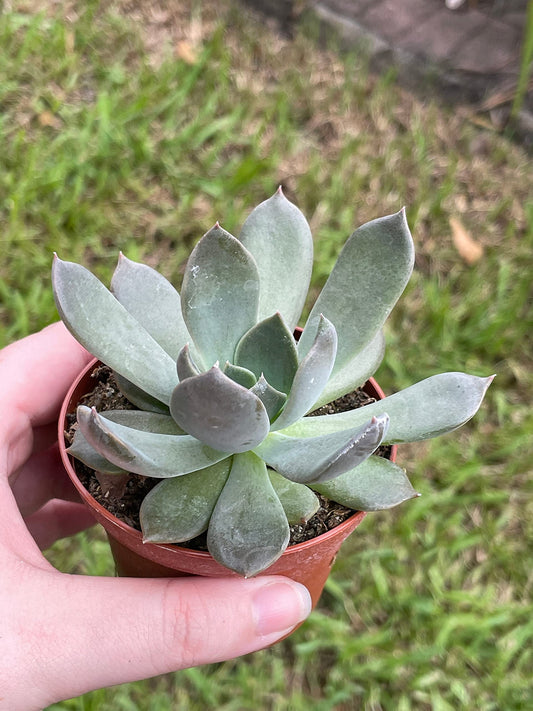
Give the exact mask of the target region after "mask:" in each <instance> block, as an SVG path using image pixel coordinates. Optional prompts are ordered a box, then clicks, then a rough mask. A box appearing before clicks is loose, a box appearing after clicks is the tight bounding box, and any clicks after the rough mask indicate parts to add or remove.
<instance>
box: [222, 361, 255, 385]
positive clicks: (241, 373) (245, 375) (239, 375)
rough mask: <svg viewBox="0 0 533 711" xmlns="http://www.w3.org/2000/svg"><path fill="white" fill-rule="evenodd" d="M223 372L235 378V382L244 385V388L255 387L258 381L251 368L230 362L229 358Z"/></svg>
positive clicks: (232, 378)
mask: <svg viewBox="0 0 533 711" xmlns="http://www.w3.org/2000/svg"><path fill="white" fill-rule="evenodd" d="M222 372H223V373H224V375H227V376H228V378H230V379H231V380H233V382H235V383H237V384H238V385H242V387H243V388H253V386H254V385H255V384H256V383H257V378H256V377H255V375H254V374H253V373H252V371H251V370H248V369H247V368H241V367H239V366H238V365H233V363H230V362H229V361H228V360H227V361H226V362H225V363H224V368H223V369H222Z"/></svg>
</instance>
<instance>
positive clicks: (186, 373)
mask: <svg viewBox="0 0 533 711" xmlns="http://www.w3.org/2000/svg"><path fill="white" fill-rule="evenodd" d="M176 370H177V372H178V378H179V379H180V382H181V381H182V380H185V379H186V378H192V377H193V375H200V369H199V368H198V366H197V365H196V363H195V362H194V361H193V359H192V356H191V351H190V347H189V344H188V343H186V344H185V345H184V346H183V348H182V349H181V350H180V352H179V354H178V358H177V360H176Z"/></svg>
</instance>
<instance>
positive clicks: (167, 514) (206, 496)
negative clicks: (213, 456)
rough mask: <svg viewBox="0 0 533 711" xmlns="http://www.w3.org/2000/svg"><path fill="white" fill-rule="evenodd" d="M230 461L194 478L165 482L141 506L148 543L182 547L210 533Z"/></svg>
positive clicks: (144, 538) (143, 530) (145, 539)
mask: <svg viewBox="0 0 533 711" xmlns="http://www.w3.org/2000/svg"><path fill="white" fill-rule="evenodd" d="M230 466H231V457H228V458H226V459H224V460H223V461H221V462H218V463H217V464H213V465H212V466H210V467H206V468H205V469H201V470H200V471H197V472H192V473H191V474H185V475H184V476H179V477H174V478H173V479H165V480H164V481H162V482H160V483H159V484H157V486H155V487H154V488H153V489H152V490H151V491H150V492H149V493H148V494H147V495H146V497H145V498H144V501H143V502H142V504H141V511H140V520H141V528H142V532H143V540H144V541H145V542H146V543H182V542H183V541H189V540H190V539H191V538H195V537H196V536H199V535H200V534H201V533H203V532H204V531H206V530H207V526H208V524H209V519H210V518H211V514H212V513H213V509H214V508H215V504H216V502H217V500H218V497H219V496H220V493H221V492H222V489H223V487H224V484H225V483H226V480H227V478H228V474H229V470H230Z"/></svg>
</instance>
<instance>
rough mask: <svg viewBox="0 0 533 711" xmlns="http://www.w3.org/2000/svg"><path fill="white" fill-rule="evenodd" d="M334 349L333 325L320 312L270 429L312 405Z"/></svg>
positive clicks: (328, 370)
mask: <svg viewBox="0 0 533 711" xmlns="http://www.w3.org/2000/svg"><path fill="white" fill-rule="evenodd" d="M336 352H337V333H336V331H335V326H333V324H332V323H331V322H330V321H328V320H327V318H324V317H323V316H322V317H321V318H320V321H319V322H318V330H317V334H316V337H315V340H314V343H313V345H312V346H311V348H310V350H309V352H308V353H307V354H306V356H305V357H304V359H303V360H302V362H301V363H300V364H299V365H298V370H297V371H296V374H295V376H294V380H293V383H292V387H291V389H290V392H289V394H288V396H287V402H286V403H285V407H284V408H283V412H282V413H281V415H280V416H279V417H278V419H277V420H276V422H275V423H274V424H273V426H272V429H273V430H280V429H283V428H284V427H287V426H288V425H291V424H292V423H293V422H296V421H297V420H299V419H300V418H301V417H303V416H304V415H305V413H306V412H308V411H309V410H311V409H312V408H313V405H314V404H315V402H316V401H317V399H318V396H319V395H320V393H321V392H322V390H323V389H324V386H325V385H326V383H327V382H328V378H329V376H330V373H331V370H332V368H333V364H334V362H335V354H336Z"/></svg>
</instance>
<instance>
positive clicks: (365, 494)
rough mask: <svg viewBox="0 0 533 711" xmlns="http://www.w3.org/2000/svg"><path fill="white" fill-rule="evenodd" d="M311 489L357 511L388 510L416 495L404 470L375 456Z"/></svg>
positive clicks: (312, 485) (314, 485) (313, 485)
mask: <svg viewBox="0 0 533 711" xmlns="http://www.w3.org/2000/svg"><path fill="white" fill-rule="evenodd" d="M310 486H311V487H312V488H313V489H314V490H315V491H318V493H319V494H322V495H323V496H326V497H327V498H328V499H331V500H332V501H336V502H337V503H339V504H342V505H343V506H347V507H348V508H350V509H354V510H356V511H380V510H382V509H390V508H392V507H393V506H398V504H401V503H402V502H403V501H407V500H408V499H413V498H414V497H416V496H419V494H418V493H417V492H416V491H415V490H414V489H413V487H412V486H411V483H410V481H409V479H408V478H407V476H406V474H405V471H404V470H403V469H401V468H400V467H399V466H397V465H396V464H394V463H393V462H390V461H389V460H388V459H384V458H383V457H377V456H372V457H369V458H368V459H367V460H366V461H364V462H363V463H362V464H359V466H357V467H356V468H355V469H352V470H350V471H348V472H346V473H345V474H341V475H340V476H339V477H337V478H336V479H332V480H331V481H328V482H325V483H320V484H310Z"/></svg>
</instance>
